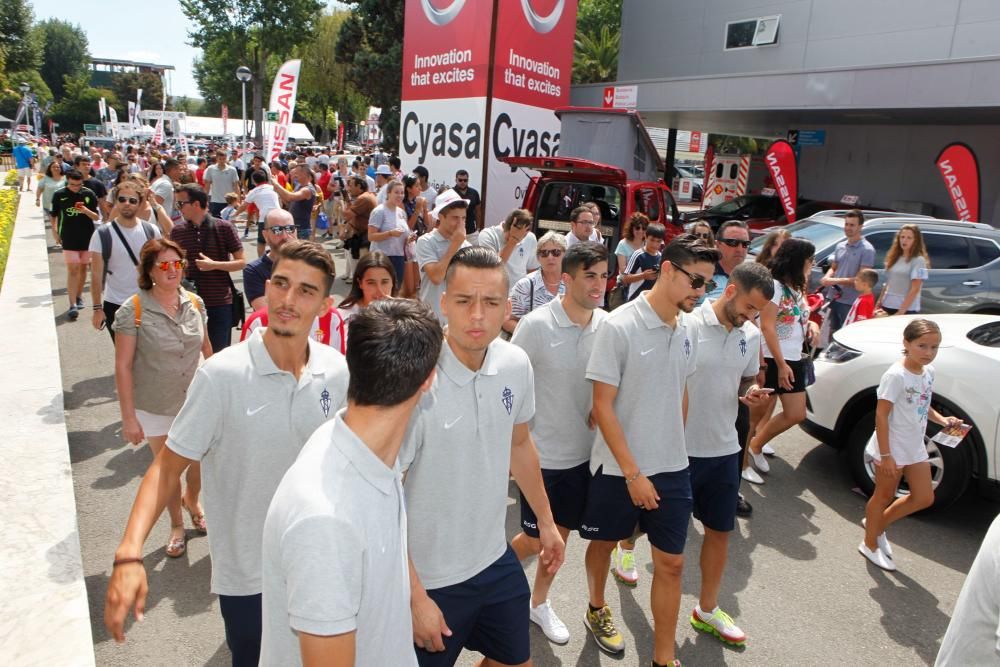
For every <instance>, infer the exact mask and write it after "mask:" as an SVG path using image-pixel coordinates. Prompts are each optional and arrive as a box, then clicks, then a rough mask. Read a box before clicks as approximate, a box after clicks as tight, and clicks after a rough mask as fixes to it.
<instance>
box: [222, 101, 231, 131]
mask: <svg viewBox="0 0 1000 667" xmlns="http://www.w3.org/2000/svg"><path fill="white" fill-rule="evenodd" d="M222 134H224V135H225V134H229V105H228V104H223V105H222Z"/></svg>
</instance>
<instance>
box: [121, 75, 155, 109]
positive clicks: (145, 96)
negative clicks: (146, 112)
mask: <svg viewBox="0 0 1000 667" xmlns="http://www.w3.org/2000/svg"><path fill="white" fill-rule="evenodd" d="M139 88H142V108H143V109H155V110H159V108H160V106H161V105H162V104H163V79H161V78H160V77H159V76H157V75H156V74H153V73H152V72H120V73H118V74H115V75H114V76H113V77H111V90H112V92H113V93H114V96H115V98H116V99H119V100H122V101H123V102H124V103H125V104H126V105H127V104H128V101H129V100H134V99H135V96H136V93H137V92H138V90H139ZM168 108H169V105H168Z"/></svg>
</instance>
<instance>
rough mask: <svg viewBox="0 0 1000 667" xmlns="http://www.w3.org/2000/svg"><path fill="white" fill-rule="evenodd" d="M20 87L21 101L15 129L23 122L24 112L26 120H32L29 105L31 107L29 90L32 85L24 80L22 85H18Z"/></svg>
mask: <svg viewBox="0 0 1000 667" xmlns="http://www.w3.org/2000/svg"><path fill="white" fill-rule="evenodd" d="M18 88H20V89H21V103H20V104H19V105H18V106H17V115H16V116H15V120H14V130H15V131H16V130H17V126H18V125H20V124H21V115H22V114H24V120H25V121H26V122H27V121H29V120H30V118H28V107H29V104H28V92H29V91H30V90H31V86H30V85H28V84H27V83H25V82H24V81H22V82H21V85H20V86H18Z"/></svg>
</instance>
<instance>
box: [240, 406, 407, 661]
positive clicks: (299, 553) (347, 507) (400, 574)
mask: <svg viewBox="0 0 1000 667" xmlns="http://www.w3.org/2000/svg"><path fill="white" fill-rule="evenodd" d="M343 416H344V411H343V410H341V411H340V412H338V413H337V418H336V419H333V420H331V421H328V422H326V423H324V424H322V425H321V426H320V427H319V428H318V429H316V432H315V433H314V434H313V435H312V437H311V438H309V441H308V442H307V443H306V444H305V446H304V447H303V448H302V453H301V454H299V458H298V459H296V461H295V463H293V464H292V467H291V468H289V469H288V472H287V473H286V474H285V477H284V479H282V480H281V484H280V485H279V486H278V490H277V491H275V493H274V499H273V500H271V507H270V509H268V511H267V520H266V521H265V522H264V563H263V570H264V596H263V606H262V608H263V636H262V639H261V654H260V664H262V665H293V666H294V665H301V664H302V659H301V653H300V650H299V639H298V635H297V633H298V632H307V633H309V634H313V635H320V636H331V635H339V634H343V633H345V632H356V633H357V634H356V635H355V645H354V650H355V659H354V661H355V663H356V664H358V665H401V666H406V665H416V664H417V657H416V654H415V653H414V650H413V622H412V619H411V617H410V575H409V569H408V566H407V562H406V510H405V508H404V507H403V488H402V486H401V484H400V474H399V468H398V466H395V467H393V468H389V467H387V466H386V465H385V463H383V462H382V461H381V460H380V459H379V458H378V457H377V456H375V454H374V453H373V452H372V451H371V449H369V448H368V446H367V445H366V444H365V443H364V442H362V441H361V440H360V439H359V438H358V436H357V435H355V434H354V432H353V431H351V429H350V428H349V427H348V426H347V424H346V423H344V420H343Z"/></svg>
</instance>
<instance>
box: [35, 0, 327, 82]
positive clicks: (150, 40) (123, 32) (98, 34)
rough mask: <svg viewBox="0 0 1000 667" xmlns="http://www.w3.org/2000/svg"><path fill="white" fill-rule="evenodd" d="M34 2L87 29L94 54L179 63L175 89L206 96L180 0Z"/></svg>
mask: <svg viewBox="0 0 1000 667" xmlns="http://www.w3.org/2000/svg"><path fill="white" fill-rule="evenodd" d="M278 1H280V0H278ZM327 4H328V5H329V6H331V7H338V6H341V5H342V3H339V2H329V3H327ZM32 5H33V8H34V11H35V20H37V21H41V20H44V19H48V18H57V19H61V20H63V21H68V22H69V23H75V24H77V25H79V26H80V27H81V28H83V31H84V32H85V33H86V34H87V40H88V42H89V43H90V54H91V55H92V56H94V57H96V58H113V59H117V60H136V61H141V62H148V63H156V64H158V65H173V66H174V68H175V69H174V71H172V72H168V73H167V77H168V89H169V91H170V93H171V94H172V95H176V96H181V95H186V96H187V97H201V94H200V93H199V92H198V86H197V85H196V84H195V82H194V73H193V70H192V66H193V63H194V59H195V58H196V57H198V56H199V55H200V54H201V49H196V48H194V47H193V46H189V45H188V44H187V39H188V36H187V33H188V26H189V23H188V20H187V18H186V17H185V16H184V13H183V12H182V11H181V6H180V3H178V2H177V1H176V0H162V1H161V2H158V3H155V4H154V3H151V4H148V5H146V4H144V3H136V2H135V1H134V0H128V1H126V0H101V2H99V3H98V4H97V5H95V4H94V3H90V2H67V1H64V0H57V1H55V2H52V1H51V0H50V1H48V2H41V1H39V0H35V1H34V2H32ZM95 8H96V9H95ZM234 76H235V74H234Z"/></svg>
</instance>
